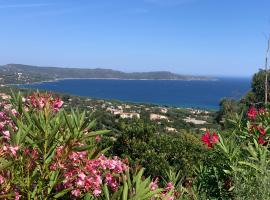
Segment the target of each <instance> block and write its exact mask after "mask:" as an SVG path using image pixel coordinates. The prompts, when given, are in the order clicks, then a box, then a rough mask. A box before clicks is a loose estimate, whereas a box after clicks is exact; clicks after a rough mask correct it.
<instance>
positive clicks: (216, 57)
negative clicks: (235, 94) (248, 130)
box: [0, 0, 270, 76]
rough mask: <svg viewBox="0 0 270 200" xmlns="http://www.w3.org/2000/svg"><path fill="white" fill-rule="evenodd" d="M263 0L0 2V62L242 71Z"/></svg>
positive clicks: (251, 56)
mask: <svg viewBox="0 0 270 200" xmlns="http://www.w3.org/2000/svg"><path fill="white" fill-rule="evenodd" d="M267 33H268V34H269V33H270V0H46V1H45V0H43V1H42V0H0V64H7V63H22V64H32V65H41V66H60V67H82V68H96V67H100V68H112V69H117V70H122V71H127V72H131V71H156V70H168V71H172V72H176V73H181V74H195V75H198V74H199V75H223V76H250V75H252V74H253V73H255V72H256V71H257V70H258V68H260V67H263V66H264V56H265V50H266V43H267V40H266V37H265V34H267Z"/></svg>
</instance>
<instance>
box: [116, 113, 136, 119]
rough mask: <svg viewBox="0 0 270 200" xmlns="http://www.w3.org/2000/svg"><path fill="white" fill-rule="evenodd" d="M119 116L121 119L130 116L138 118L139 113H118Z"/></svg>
mask: <svg viewBox="0 0 270 200" xmlns="http://www.w3.org/2000/svg"><path fill="white" fill-rule="evenodd" d="M120 117H121V118H123V119H132V118H138V119H140V114H139V113H122V114H120Z"/></svg>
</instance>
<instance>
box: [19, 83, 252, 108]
mask: <svg viewBox="0 0 270 200" xmlns="http://www.w3.org/2000/svg"><path fill="white" fill-rule="evenodd" d="M250 81H251V80H250V79H248V78H219V79H218V80H216V81H180V80H108V79H107V80H104V79H66V80H59V81H55V82H43V83H36V84H30V85H20V87H23V88H37V89H43V90H50V91H56V92H63V93H69V94H73V95H79V96H87V97H94V98H101V99H114V100H121V101H128V102H136V103H151V104H158V105H166V106H177V107H193V108H205V109H218V107H219V102H220V100H221V99H222V98H225V97H230V98H235V99H239V98H241V97H242V96H243V95H244V94H245V93H246V92H248V91H249V90H250Z"/></svg>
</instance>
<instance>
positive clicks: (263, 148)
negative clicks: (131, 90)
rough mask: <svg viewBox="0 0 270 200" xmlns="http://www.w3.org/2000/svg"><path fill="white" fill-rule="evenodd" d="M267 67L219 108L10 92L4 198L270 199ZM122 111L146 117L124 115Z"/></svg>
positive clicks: (0, 171)
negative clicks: (245, 89) (244, 90)
mask: <svg viewBox="0 0 270 200" xmlns="http://www.w3.org/2000/svg"><path fill="white" fill-rule="evenodd" d="M263 73H264V72H261V71H260V72H258V73H257V74H255V76H254V78H253V83H252V91H251V92H249V93H248V94H247V95H246V96H245V97H243V99H241V100H240V101H236V100H232V99H224V100H222V101H221V103H220V110H219V111H218V112H217V113H216V114H215V113H214V112H208V111H207V112H204V111H201V110H185V109H178V108H166V107H159V106H154V105H145V104H123V103H122V102H117V101H111V102H108V101H103V100H97V99H88V98H82V97H74V96H69V95H65V94H61V95H60V97H61V99H60V98H59V97H57V95H52V94H49V93H44V92H42V93H32V92H30V94H27V93H29V91H26V93H25V92H24V93H23V95H21V94H19V93H18V91H16V92H15V94H14V93H13V94H12V95H11V97H10V98H6V97H7V96H2V97H5V98H3V99H2V100H0V102H1V103H0V133H1V136H0V183H1V185H0V198H1V199H16V200H19V199H29V200H30V199H34V200H35V199H85V200H88V199H89V200H91V199H106V200H113V199H115V200H120V199H121V200H127V199H132V200H141V199H145V200H148V199H150V200H173V199H174V200H195V199H247V200H248V199H259V200H260V199H262V200H264V199H269V196H270V192H269V186H270V185H269V183H270V174H269V171H270V165H269V159H270V151H269V139H270V137H269V134H270V132H269V131H270V127H269V124H270V112H269V109H270V107H267V106H266V107H264V106H263V104H262V103H261V101H262V100H263V94H264V92H263V91H262V90H260V88H261V87H263V86H262V84H264V83H263V82H261V81H259V80H261V79H263ZM1 89H2V91H4V92H8V90H9V88H5V87H2V88H1ZM251 97H252V98H251ZM75 107H76V109H75ZM120 110H122V112H123V113H127V112H130V113H134V112H136V113H138V114H140V118H133V117H130V118H126V117H124V118H122V117H121V114H120V115H119V114H117V115H115V114H114V112H119V111H120ZM151 114H155V116H159V117H160V116H162V117H163V118H161V119H158V120H151V118H150V115H151ZM186 117H194V118H195V117H196V119H200V120H207V121H206V122H207V123H206V124H203V125H200V124H193V123H188V122H186V121H185V119H186ZM215 120H216V121H217V122H218V123H219V124H220V126H219V125H218V124H217V123H215ZM168 127H169V128H172V130H173V131H168V130H167V128H168ZM202 128H205V129H206V131H204V132H203V134H202ZM109 130H110V131H109ZM175 130H176V131H175Z"/></svg>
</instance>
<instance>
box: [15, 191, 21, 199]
mask: <svg viewBox="0 0 270 200" xmlns="http://www.w3.org/2000/svg"><path fill="white" fill-rule="evenodd" d="M21 196H22V195H20V194H19V192H15V200H20V198H21Z"/></svg>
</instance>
